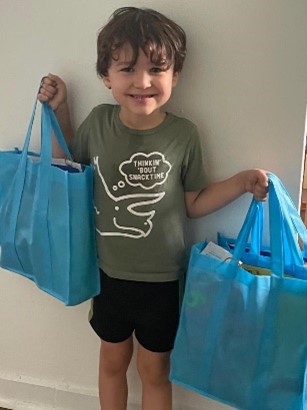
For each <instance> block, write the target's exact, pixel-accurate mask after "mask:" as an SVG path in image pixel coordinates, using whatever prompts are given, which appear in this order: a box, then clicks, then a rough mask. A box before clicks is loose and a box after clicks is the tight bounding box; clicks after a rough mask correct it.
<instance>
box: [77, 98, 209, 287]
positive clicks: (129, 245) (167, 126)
mask: <svg viewBox="0 0 307 410" xmlns="http://www.w3.org/2000/svg"><path fill="white" fill-rule="evenodd" d="M72 152H73V156H74V159H75V160H76V161H79V162H83V163H91V164H93V166H94V169H95V172H94V175H95V177H94V203H95V212H96V232H97V235H96V237H97V246H98V256H99V263H100V267H101V268H102V269H103V270H104V271H105V272H106V273H107V274H108V275H109V276H111V277H114V278H119V279H126V280H137V281H150V282H162V281H172V280H175V279H177V278H178V277H179V275H180V274H181V273H183V272H184V271H185V270H186V267H187V254H186V249H185V241H184V230H185V222H186V209H185V202H184V192H185V191H197V190H199V189H202V188H204V186H205V176H204V171H203V164H202V155H201V148H200V143H199V136H198V132H197V129H196V126H195V125H194V124H192V123H191V122H190V121H188V120H186V119H184V118H179V117H176V116H175V115H173V114H169V113H168V114H167V115H166V117H165V120H164V121H163V123H162V124H160V125H159V126H157V127H155V128H153V129H150V130H142V131H141V130H134V129H131V128H128V127H126V126H125V125H123V123H122V122H121V121H120V119H119V106H118V105H108V104H102V105H99V106H98V107H96V108H94V109H93V110H92V112H91V113H90V114H89V116H88V117H87V118H86V119H85V121H84V122H83V124H81V126H80V128H79V129H78V131H77V134H76V136H75V138H74V142H73V147H72ZM85 246H86V244H85Z"/></svg>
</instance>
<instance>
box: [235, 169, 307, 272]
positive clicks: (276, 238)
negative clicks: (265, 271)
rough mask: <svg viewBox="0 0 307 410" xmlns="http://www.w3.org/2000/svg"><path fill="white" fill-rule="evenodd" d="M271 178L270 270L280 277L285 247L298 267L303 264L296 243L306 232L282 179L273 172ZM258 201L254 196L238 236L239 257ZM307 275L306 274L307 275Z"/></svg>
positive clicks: (252, 222)
mask: <svg viewBox="0 0 307 410" xmlns="http://www.w3.org/2000/svg"><path fill="white" fill-rule="evenodd" d="M268 177H269V182H270V184H269V219H270V248H271V253H272V256H271V263H272V265H271V269H272V272H273V273H274V274H275V275H277V276H282V275H283V272H284V263H285V254H284V247H285V246H287V247H289V251H290V254H291V257H292V261H293V263H294V264H295V266H302V265H303V263H304V262H303V258H302V254H301V251H300V248H299V245H298V242H297V234H299V236H300V237H303V239H304V240H305V239H306V236H307V231H306V228H305V226H304V224H303V222H302V221H301V220H300V218H299V216H298V212H297V209H296V208H295V206H294V204H293V202H292V200H291V198H290V196H289V194H288V193H287V191H286V189H285V187H284V186H283V185H282V183H281V181H280V180H279V178H278V177H277V176H276V175H274V174H271V173H270V174H268ZM258 204H259V203H258V201H256V200H255V199H253V201H252V203H251V205H250V208H249V210H248V213H247V216H246V218H245V221H244V223H243V226H242V228H241V230H240V233H239V235H238V239H237V241H236V246H235V249H234V253H233V254H234V257H235V259H237V260H240V258H241V255H243V253H244V249H245V247H246V243H247V240H248V236H249V234H250V232H251V229H252V227H253V226H254V224H255V219H256V214H257V208H258ZM306 278H307V275H306Z"/></svg>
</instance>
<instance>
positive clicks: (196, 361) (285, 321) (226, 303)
mask: <svg viewBox="0 0 307 410" xmlns="http://www.w3.org/2000/svg"><path fill="white" fill-rule="evenodd" d="M269 178H270V188H269V214H270V215H269V216H270V218H269V219H270V250H271V271H272V273H271V275H270V276H256V275H252V274H250V273H249V272H248V271H246V270H244V269H243V268H242V267H240V266H239V264H238V263H237V261H238V260H240V259H241V256H242V255H243V253H244V252H245V248H246V244H247V241H248V237H249V234H250V231H251V228H252V226H253V224H254V223H255V218H256V213H257V205H258V204H257V202H256V201H255V200H253V201H252V203H251V206H250V208H249V211H248V213H247V216H246V219H245V222H244V224H243V226H242V229H241V231H240V233H239V236H238V239H237V241H236V247H235V250H234V259H233V260H228V262H227V261H221V260H220V259H216V258H214V257H212V256H208V255H203V254H201V252H202V250H203V249H204V246H205V243H204V242H200V243H197V244H196V245H194V246H193V247H192V250H191V256H190V262H189V268H188V274H187V282H186V289H185V294H184V299H183V304H182V310H181V316H180V323H179V328H178V332H177V336H176V341H175V346H174V350H173V352H172V355H171V373H170V379H171V381H173V382H174V383H177V384H179V385H181V386H183V387H185V388H187V389H190V390H192V391H195V392H198V393H200V394H202V395H204V396H207V397H210V398H212V399H215V400H218V401H220V402H223V403H226V404H229V405H231V406H233V407H235V408H237V409H242V410H259V409H265V410H304V409H306V408H307V280H304V279H299V278H295V277H293V276H292V277H285V276H284V246H285V244H286V246H288V247H289V250H288V251H289V252H290V253H291V257H292V259H293V261H294V262H295V264H297V268H298V269H299V270H300V271H301V273H302V272H303V270H306V269H307V268H305V267H303V265H299V263H300V260H301V257H302V255H301V251H300V249H299V246H298V243H297V234H299V236H300V237H301V239H302V241H303V243H304V244H305V246H306V244H307V241H306V228H305V226H304V225H303V222H302V221H301V220H300V218H297V214H298V213H297V210H296V208H295V207H294V206H293V204H292V205H291V203H290V202H289V201H288V200H287V195H288V194H287V192H286V191H285V188H284V187H283V185H282V184H281V182H280V181H279V179H278V178H277V177H276V176H275V175H273V174H269Z"/></svg>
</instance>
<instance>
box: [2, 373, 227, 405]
mask: <svg viewBox="0 0 307 410" xmlns="http://www.w3.org/2000/svg"><path fill="white" fill-rule="evenodd" d="M175 390H176V389H175ZM135 393H136V392H135ZM181 399H182V397H180V396H178V395H177V394H175V397H174V404H173V408H174V410H200V409H203V408H206V409H207V410H223V409H225V410H227V409H228V408H229V407H227V408H226V407H224V406H222V407H220V406H219V405H218V404H217V403H214V402H212V401H210V402H206V403H203V404H198V403H196V402H195V400H189V397H185V400H183V401H182V400H181ZM190 399H192V397H190ZM197 401H198V400H197ZM139 402H140V397H138V394H132V395H131V396H130V398H129V404H128V410H139V409H140V403H139ZM188 402H189V404H187V403H188ZM204 404H205V405H204ZM0 407H4V408H7V409H12V410H100V405H99V399H98V391H97V390H96V389H89V388H85V387H83V386H71V385H68V384H65V383H54V384H52V382H50V381H45V382H44V381H41V380H36V379H30V378H28V377H23V376H18V377H15V378H14V377H7V375H1V374H0ZM229 409H230V408H229Z"/></svg>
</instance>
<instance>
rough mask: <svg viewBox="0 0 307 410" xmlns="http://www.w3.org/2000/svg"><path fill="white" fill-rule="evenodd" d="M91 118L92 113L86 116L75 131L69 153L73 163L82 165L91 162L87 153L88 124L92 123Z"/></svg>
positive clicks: (89, 127) (89, 130) (89, 128)
mask: <svg viewBox="0 0 307 410" xmlns="http://www.w3.org/2000/svg"><path fill="white" fill-rule="evenodd" d="M92 117H93V111H92V112H91V113H90V114H89V115H88V116H87V118H86V119H85V120H84V121H83V123H82V124H81V125H80V127H79V128H78V129H77V132H76V134H75V135H74V138H73V142H72V145H71V153H72V156H73V159H74V161H77V162H80V163H82V164H89V163H90V161H91V158H90V153H89V152H90V149H89V139H90V138H89V137H90V132H91V126H90V124H91V123H92Z"/></svg>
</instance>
